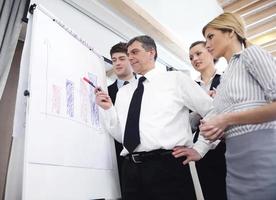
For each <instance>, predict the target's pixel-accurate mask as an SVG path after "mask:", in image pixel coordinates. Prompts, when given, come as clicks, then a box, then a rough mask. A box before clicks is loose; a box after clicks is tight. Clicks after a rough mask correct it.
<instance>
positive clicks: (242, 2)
mask: <svg viewBox="0 0 276 200" xmlns="http://www.w3.org/2000/svg"><path fill="white" fill-rule="evenodd" d="M217 1H218V3H219V4H220V5H221V7H222V8H223V10H224V11H225V12H232V13H237V14H239V15H240V16H241V17H242V18H243V19H244V21H245V24H246V30H247V38H248V39H249V41H250V42H252V43H253V44H257V45H260V46H262V47H263V48H264V49H266V50H267V51H268V52H270V53H271V54H272V55H273V56H274V58H276V0H217Z"/></svg>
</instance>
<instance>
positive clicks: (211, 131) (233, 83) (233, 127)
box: [200, 13, 276, 200]
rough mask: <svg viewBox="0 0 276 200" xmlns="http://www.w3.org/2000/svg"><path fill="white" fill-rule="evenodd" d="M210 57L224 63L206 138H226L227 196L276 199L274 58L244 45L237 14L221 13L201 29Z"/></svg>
mask: <svg viewBox="0 0 276 200" xmlns="http://www.w3.org/2000/svg"><path fill="white" fill-rule="evenodd" d="M202 32H203V35H204V37H205V38H206V47H207V49H208V50H209V52H210V53H211V54H212V55H213V56H214V58H217V59H218V58H220V57H224V58H225V59H226V60H227V62H228V65H229V66H228V68H227V69H226V71H225V72H224V74H223V76H222V79H221V83H220V85H219V87H218V88H217V93H216V96H215V98H214V107H215V109H216V111H217V113H218V115H217V116H216V117H214V118H212V119H209V120H208V121H205V122H204V121H203V122H202V125H201V126H200V130H201V131H202V134H203V136H204V137H205V138H207V139H209V140H211V141H214V140H217V139H220V138H224V139H225V142H226V166H227V177H226V184H227V197H228V199H229V200H239V199H242V200H260V199H266V200H275V199H276V173H275V170H276V102H275V101H276V62H275V59H274V58H273V56H272V55H270V54H269V53H267V52H266V51H264V50H262V49H261V48H260V47H258V46H255V45H250V46H249V45H248V42H247V40H246V37H245V30H244V25H243V23H242V21H241V19H240V18H239V17H238V16H236V15H234V14H231V13H223V14H221V15H219V16H218V17H216V18H215V19H213V20H212V21H211V22H209V23H208V24H207V25H206V26H205V27H204V28H203V30H202Z"/></svg>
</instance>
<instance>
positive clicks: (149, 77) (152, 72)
mask: <svg viewBox="0 0 276 200" xmlns="http://www.w3.org/2000/svg"><path fill="white" fill-rule="evenodd" d="M160 71H161V69H159V68H158V67H154V68H153V69H151V70H150V71H148V72H147V73H146V74H145V75H144V77H146V79H147V80H148V81H151V80H152V79H153V78H154V77H155V76H156V75H157V74H159V73H160Z"/></svg>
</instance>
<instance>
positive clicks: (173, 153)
mask: <svg viewBox="0 0 276 200" xmlns="http://www.w3.org/2000/svg"><path fill="white" fill-rule="evenodd" d="M127 46H128V56H129V60H130V63H131V65H132V68H133V70H134V72H136V73H137V74H140V75H142V76H141V77H140V78H139V80H137V81H135V82H132V83H130V84H128V85H126V86H125V87H123V88H122V89H120V90H119V92H118V93H117V99H116V103H115V106H112V102H111V100H110V97H109V96H108V94H107V93H106V92H104V91H99V90H96V101H97V104H98V105H99V106H100V107H101V108H103V109H104V110H106V111H105V114H106V115H108V116H109V117H108V119H109V120H106V121H105V127H106V128H107V129H108V130H109V132H110V134H111V135H112V136H113V137H114V138H115V139H116V140H118V141H119V142H122V143H123V145H124V148H123V150H122V152H121V155H122V156H124V158H125V159H124V163H123V166H122V197H123V199H127V200H136V199H137V200H138V199H139V200H141V199H143V200H145V199H158V200H171V199H174V200H178V199H179V200H180V199H181V200H185V199H187V200H193V199H196V195H195V190H194V186H193V182H192V178H191V174H190V170H189V166H188V165H186V164H187V163H188V162H189V161H196V160H199V159H201V158H202V157H203V156H204V155H205V154H206V152H207V151H208V150H209V149H210V148H211V145H212V144H210V142H209V141H206V140H205V139H204V138H203V137H201V136H199V139H198V141H197V142H196V143H195V144H193V138H192V133H191V128H190V124H189V110H193V111H195V112H197V113H199V114H200V115H201V116H202V117H206V116H207V117H208V116H209V115H211V113H212V112H211V111H212V108H213V106H212V99H211V98H210V97H209V96H208V95H207V94H206V93H205V92H204V91H203V90H202V89H201V88H200V87H199V86H198V85H197V84H196V83H195V82H194V81H193V80H191V79H190V78H189V77H188V76H187V75H185V74H184V73H183V72H177V71H174V72H165V71H162V70H160V69H158V68H156V67H155V61H156V58H157V49H156V44H155V42H154V40H153V39H152V38H151V37H149V36H146V35H144V36H138V37H135V38H133V39H131V40H130V41H129V42H128V45H127ZM183 146H184V147H186V148H185V150H184V151H183ZM179 147H182V148H181V150H180V149H179ZM183 164H184V165H183Z"/></svg>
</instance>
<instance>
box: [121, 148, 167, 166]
mask: <svg viewBox="0 0 276 200" xmlns="http://www.w3.org/2000/svg"><path fill="white" fill-rule="evenodd" d="M169 155H171V156H172V150H165V149H158V150H153V151H149V152H146V151H143V152H134V153H131V154H128V155H126V156H125V159H126V160H129V161H131V162H133V163H143V162H146V161H150V160H156V159H161V158H162V157H164V156H169Z"/></svg>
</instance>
